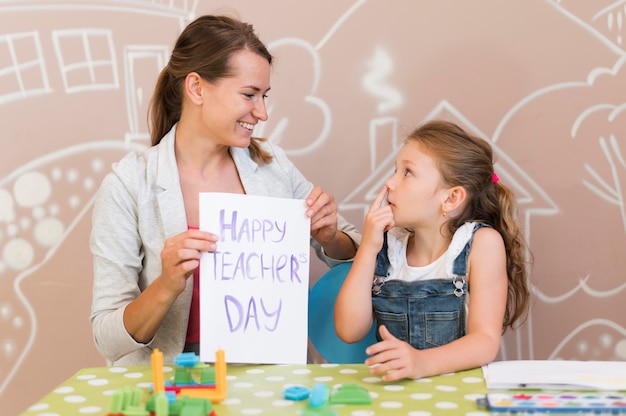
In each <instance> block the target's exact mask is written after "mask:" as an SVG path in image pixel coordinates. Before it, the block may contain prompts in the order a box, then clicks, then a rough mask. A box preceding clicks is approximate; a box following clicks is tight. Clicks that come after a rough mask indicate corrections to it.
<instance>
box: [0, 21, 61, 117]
mask: <svg viewBox="0 0 626 416" xmlns="http://www.w3.org/2000/svg"><path fill="white" fill-rule="evenodd" d="M0 50H2V51H3V53H4V54H5V56H7V57H9V59H7V60H6V61H5V62H4V63H2V64H0V83H1V85H2V89H1V90H0V105H4V104H7V103H10V102H11V101H14V100H19V99H24V98H28V97H33V96H36V95H40V94H46V93H49V92H51V89H50V85H49V82H48V75H47V71H46V66H45V63H44V58H43V51H42V47H41V40H40V39H39V33H37V32H22V33H12V34H3V35H2V36H0ZM24 50H25V51H26V52H27V53H24ZM18 52H19V53H18ZM0 62H1V61H0Z"/></svg>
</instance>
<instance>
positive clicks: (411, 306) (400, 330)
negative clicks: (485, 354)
mask: <svg viewBox="0 0 626 416" xmlns="http://www.w3.org/2000/svg"><path fill="white" fill-rule="evenodd" d="M482 227H489V225H487V224H484V223H476V224H474V230H473V231H472V235H471V237H470V239H469V241H468V242H467V244H466V245H465V247H464V248H463V250H462V251H461V253H460V254H459V255H458V256H457V257H456V258H455V259H454V262H453V266H452V273H453V278H452V279H431V280H418V281H414V282H406V281H403V280H387V281H384V280H383V278H384V277H386V276H387V270H388V267H389V257H388V254H387V234H386V233H385V240H384V243H383V248H382V250H381V251H380V252H379V253H378V256H377V258H376V270H375V273H374V274H375V280H374V284H373V285H372V305H373V308H374V315H375V318H376V325H377V327H380V325H385V326H386V327H387V329H388V330H389V332H391V333H392V334H393V336H395V337H396V338H398V339H401V340H403V341H406V342H408V343H409V344H411V345H412V346H413V348H416V349H420V350H422V349H427V348H433V347H438V346H441V345H444V344H447V343H449V342H452V341H454V340H455V339H457V338H461V337H462V336H464V335H465V301H466V293H467V281H466V277H467V260H468V258H469V253H470V251H471V247H472V239H473V237H474V233H475V232H476V230H478V229H479V228H482ZM376 338H377V339H378V340H379V341H380V340H381V338H380V334H379V331H378V328H377V331H376Z"/></svg>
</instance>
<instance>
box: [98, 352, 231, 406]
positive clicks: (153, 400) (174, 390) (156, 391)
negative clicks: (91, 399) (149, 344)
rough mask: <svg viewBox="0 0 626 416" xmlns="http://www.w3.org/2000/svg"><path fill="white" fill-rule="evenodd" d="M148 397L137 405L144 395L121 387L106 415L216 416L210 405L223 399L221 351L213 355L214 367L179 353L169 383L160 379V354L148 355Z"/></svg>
mask: <svg viewBox="0 0 626 416" xmlns="http://www.w3.org/2000/svg"><path fill="white" fill-rule="evenodd" d="M150 358H151V360H150V361H151V365H152V392H151V393H152V394H150V396H149V398H148V400H147V402H146V404H145V406H142V405H141V402H142V399H143V395H144V392H143V391H142V390H141V389H139V388H124V389H120V390H117V391H115V392H114V393H113V396H112V398H111V406H110V412H109V413H108V414H107V416H179V415H185V416H217V415H216V413H215V412H214V411H213V403H219V402H221V401H222V400H224V399H225V398H226V391H227V381H226V360H225V358H224V350H218V351H216V352H215V364H214V368H212V367H210V366H208V365H206V364H204V363H202V362H200V359H199V358H198V356H197V355H195V354H193V353H192V354H191V355H189V354H188V353H183V354H180V355H179V356H177V357H176V358H174V360H173V361H174V364H175V365H176V366H177V367H176V369H175V376H174V382H173V383H166V382H165V381H164V377H163V353H161V351H159V350H158V349H155V350H154V351H153V352H152V356H151V357H150Z"/></svg>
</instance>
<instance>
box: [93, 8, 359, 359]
mask: <svg viewBox="0 0 626 416" xmlns="http://www.w3.org/2000/svg"><path fill="white" fill-rule="evenodd" d="M271 63H272V56H271V55H270V53H269V52H268V50H267V49H266V47H265V46H264V45H263V43H262V42H261V41H260V40H259V39H258V37H257V36H256V34H255V33H254V31H253V28H252V26H251V25H249V24H247V23H244V22H241V21H238V20H235V19H232V18H229V17H225V16H213V15H207V16H202V17H199V18H198V19H196V20H195V21H193V22H191V23H190V24H189V25H188V26H187V27H186V28H185V29H184V30H183V32H182V33H181V35H180V37H179V38H178V41H177V42H176V45H175V47H174V50H173V52H172V55H171V58H170V61H169V63H168V64H167V65H166V66H165V68H163V70H162V72H161V74H160V76H159V79H158V81H157V85H156V89H155V93H154V96H153V99H152V102H151V113H150V114H151V122H152V132H151V134H152V144H153V146H152V147H151V148H150V149H148V150H146V151H145V152H141V153H133V154H130V155H128V156H127V157H125V158H124V159H123V160H121V161H120V162H119V163H117V164H116V165H115V166H114V167H113V171H112V172H111V173H110V174H109V175H108V176H107V177H106V178H105V180H104V181H103V182H102V185H101V187H100V190H99V192H98V195H97V199H96V203H95V206H94V210H93V227H92V233H91V239H90V247H91V252H92V254H93V259H94V286H93V306H92V314H91V322H92V326H93V331H94V337H95V342H96V346H97V347H98V349H99V350H100V352H101V353H102V354H103V355H104V356H105V357H106V358H107V360H108V361H109V363H114V364H146V363H149V359H150V353H151V351H152V350H153V349H154V348H159V350H161V351H162V352H163V356H164V360H165V361H166V362H170V361H171V360H172V359H173V357H175V356H176V355H178V354H179V353H181V352H182V351H183V350H192V351H195V350H197V348H198V342H199V325H200V323H199V299H200V295H199V292H200V288H199V284H198V280H199V264H200V257H201V255H202V253H206V252H208V253H213V258H215V259H217V260H219V261H217V260H216V263H218V262H222V263H223V262H224V261H226V262H227V263H229V264H230V260H231V259H226V260H224V257H223V254H222V253H219V251H217V243H218V240H219V239H220V236H219V235H218V234H219V233H218V234H214V233H211V232H208V231H203V230H200V229H198V226H199V198H200V197H199V195H200V193H203V192H224V193H235V194H254V195H264V196H272V197H280V198H290V199H304V200H306V204H307V206H306V215H307V216H308V217H309V218H310V224H311V225H310V233H311V237H312V239H311V240H310V241H311V244H312V245H313V247H314V248H315V250H316V252H317V254H318V256H319V257H320V259H322V260H323V261H324V262H326V263H327V264H328V265H334V264H337V263H339V262H342V261H345V260H350V259H351V258H352V257H353V256H354V254H355V251H356V247H357V245H358V242H359V239H360V236H359V234H358V233H357V232H356V229H355V227H354V226H352V225H351V224H349V223H348V222H346V221H345V220H344V219H343V218H342V217H341V216H340V215H339V214H338V212H337V204H336V203H335V202H334V198H333V197H332V196H331V195H329V194H327V193H325V192H323V191H322V189H321V188H320V187H319V186H314V185H313V184H312V183H310V182H309V181H308V180H306V178H305V177H304V176H303V175H302V174H301V173H300V172H299V171H298V169H297V168H296V167H295V166H294V165H293V164H292V163H291V161H289V159H287V158H286V156H285V154H284V152H283V151H282V149H280V148H279V147H277V146H276V145H273V144H270V143H268V142H267V141H265V140H263V139H259V138H254V137H253V136H252V133H253V129H254V127H255V126H256V125H257V123H258V122H259V121H263V120H266V119H267V109H266V107H265V98H266V94H267V91H269V89H270V67H271ZM231 220H232V217H231V216H227V218H226V219H224V220H223V222H224V223H225V224H226V223H227V224H228V226H229V227H230V226H233V224H232V222H231ZM238 225H240V226H242V227H243V226H246V227H248V228H247V230H248V231H247V232H245V233H244V232H242V231H241V229H240V230H239V232H238V233H237V232H235V231H234V229H233V232H234V233H235V234H234V235H235V238H242V239H243V238H255V239H256V238H257V237H259V238H270V237H269V236H268V233H269V232H270V231H272V232H273V233H274V234H276V235H273V236H272V237H271V238H281V235H282V234H283V233H284V227H283V229H282V231H281V228H280V227H281V225H280V224H270V225H271V227H272V228H271V230H270V229H268V224H265V223H261V222H260V223H259V224H238ZM258 227H261V228H258ZM227 228H228V227H227ZM253 231H254V233H253ZM229 236H231V237H232V234H229ZM223 237H224V239H225V240H227V239H228V238H227V236H226V235H224V236H223ZM307 237H308V236H307ZM257 243H258V244H263V241H259V242H257ZM209 257H210V256H209ZM259 259H260V258H258V256H257V257H254V258H253V259H252V260H250V259H246V260H245V261H243V260H242V261H243V263H245V264H244V266H245V267H246V268H251V269H252V268H256V269H255V270H252V271H253V272H254V274H253V273H250V274H248V275H249V276H258V275H261V272H262V271H263V268H265V267H270V268H271V273H272V276H274V275H276V273H277V270H278V269H285V270H284V275H285V276H287V275H288V274H289V273H290V274H289V276H294V275H295V273H296V272H295V271H294V270H293V269H294V267H299V266H300V263H299V262H298V259H295V262H294V261H293V259H267V258H263V259H262V260H263V261H264V262H269V264H265V263H263V264H261V263H260V262H259V261H258V260H259ZM232 260H233V261H235V260H236V259H232ZM270 260H271V261H270ZM243 263H242V264H243ZM222 269H223V267H221V269H220V270H222ZM257 269H258V270H257ZM242 270H243V269H242ZM252 271H251V272H252ZM266 271H267V270H266ZM285 278H287V277H285ZM302 324H303V325H305V323H304V322H303V323H302Z"/></svg>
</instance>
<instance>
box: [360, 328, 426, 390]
mask: <svg viewBox="0 0 626 416" xmlns="http://www.w3.org/2000/svg"><path fill="white" fill-rule="evenodd" d="M379 332H380V336H381V337H382V339H383V340H382V341H380V342H377V343H376V344H374V345H370V346H369V347H367V349H366V350H365V352H366V353H367V355H370V356H371V357H370V358H368V359H367V360H365V365H367V366H369V367H371V370H370V371H371V372H372V374H383V376H382V380H383V381H395V380H400V379H402V378H419V377H420V376H419V375H417V374H416V369H418V365H419V360H418V356H419V351H418V350H416V349H415V348H413V347H412V346H411V345H410V344H408V343H407V342H404V341H400V340H399V339H398V338H396V337H394V336H393V335H391V332H389V330H388V329H387V327H385V326H384V325H381V326H380V329H379Z"/></svg>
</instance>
